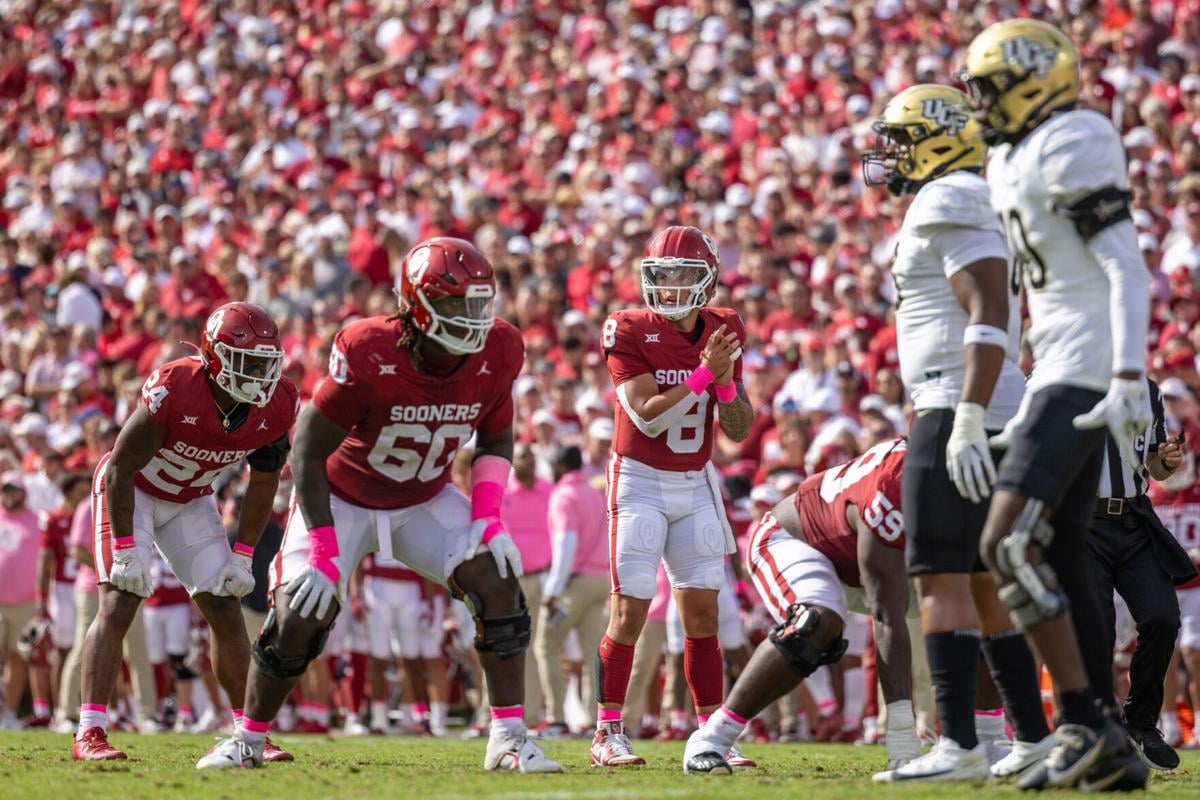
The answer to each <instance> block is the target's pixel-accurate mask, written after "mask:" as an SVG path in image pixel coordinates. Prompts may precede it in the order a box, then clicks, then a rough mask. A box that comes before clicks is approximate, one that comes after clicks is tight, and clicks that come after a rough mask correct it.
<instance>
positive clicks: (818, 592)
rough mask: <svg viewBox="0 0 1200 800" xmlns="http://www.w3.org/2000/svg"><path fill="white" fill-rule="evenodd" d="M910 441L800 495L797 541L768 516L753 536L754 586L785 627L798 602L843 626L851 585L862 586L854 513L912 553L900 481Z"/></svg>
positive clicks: (889, 446)
mask: <svg viewBox="0 0 1200 800" xmlns="http://www.w3.org/2000/svg"><path fill="white" fill-rule="evenodd" d="M905 450H906V442H905V440H904V439H895V440H892V441H888V442H881V443H880V444H877V445H875V446H874V447H872V448H871V449H870V450H868V451H867V452H865V453H863V454H862V455H861V456H859V457H858V458H856V459H854V460H853V461H850V462H847V463H846V464H842V465H841V466H837V467H834V468H833V469H830V470H826V471H825V472H820V473H817V474H816V475H813V476H811V477H810V478H807V479H806V480H805V481H804V483H802V484H800V488H799V489H798V490H797V491H796V493H795V494H794V495H792V498H791V499H792V502H794V503H795V504H796V512H797V513H798V514H799V517H800V530H801V533H802V535H801V536H800V537H797V536H793V535H792V534H791V533H789V532H788V531H787V530H785V529H784V528H783V526H781V525H780V524H779V522H778V521H777V520H776V519H775V515H774V514H772V513H770V512H768V513H766V514H764V515H763V517H762V519H761V520H759V522H758V524H757V525H755V526H754V527H753V528H752V529H751V531H750V543H749V546H748V548H747V556H746V560H747V565H746V566H747V567H748V569H749V571H750V575H751V578H752V579H753V580H754V587H755V588H756V589H757V590H758V593H759V595H761V596H762V598H763V599H764V601H765V602H766V605H767V608H768V609H769V610H770V611H771V614H772V616H774V617H775V620H776V621H777V622H783V621H784V620H786V619H787V618H788V613H787V609H788V607H789V606H791V605H792V604H794V603H805V604H808V605H818V606H822V607H824V608H828V609H829V610H830V611H833V612H834V613H836V614H837V615H838V616H840V617H841V618H842V620H843V621H845V620H846V613H847V607H846V606H847V603H846V591H845V589H844V588H843V587H844V586H849V587H855V588H856V587H861V586H862V576H861V575H860V573H859V568H858V532H857V531H856V530H855V529H854V528H853V527H851V525H850V523H849V522H848V521H847V520H846V506H848V505H853V506H854V507H855V508H857V509H858V513H859V515H860V516H861V517H862V520H863V522H864V524H866V526H867V527H868V528H869V529H870V530H871V532H872V533H873V534H874V535H875V536H878V537H879V538H880V539H882V540H883V541H884V542H885V543H886V544H887V545H888V546H889V547H894V548H896V549H897V550H903V549H904V516H903V514H902V512H901V509H900V476H901V473H902V472H903V468H904V453H905Z"/></svg>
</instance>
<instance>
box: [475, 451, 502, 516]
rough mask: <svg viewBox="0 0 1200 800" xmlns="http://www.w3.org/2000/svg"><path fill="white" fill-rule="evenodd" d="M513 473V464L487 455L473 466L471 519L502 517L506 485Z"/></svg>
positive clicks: (498, 457) (478, 459) (476, 460)
mask: <svg viewBox="0 0 1200 800" xmlns="http://www.w3.org/2000/svg"><path fill="white" fill-rule="evenodd" d="M511 473H512V462H511V461H508V460H507V459H504V458H501V457H500V456H493V455H486V456H480V457H479V458H477V459H475V463H473V464H472V465H471V519H473V520H475V519H485V518H486V517H498V516H500V503H501V502H502V501H503V500H504V485H505V484H506V483H508V476H509V475H510V474H511Z"/></svg>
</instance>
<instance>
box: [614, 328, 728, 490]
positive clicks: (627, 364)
mask: <svg viewBox="0 0 1200 800" xmlns="http://www.w3.org/2000/svg"><path fill="white" fill-rule="evenodd" d="M696 324H697V328H698V329H699V336H697V337H696V341H695V342H693V341H692V340H691V338H690V337H689V336H687V335H685V334H682V333H680V332H679V331H678V330H676V329H675V328H674V327H673V326H672V325H671V323H670V321H669V320H667V319H666V318H665V317H662V316H660V315H658V314H655V313H654V312H653V311H651V310H650V309H648V308H638V309H629V310H625V311H617V312H615V313H613V314H612V315H611V316H609V318H608V319H606V320H605V321H604V328H603V329H602V332H601V344H602V345H603V348H604V357H605V358H606V359H607V361H608V372H609V374H610V375H611V376H612V382H613V386H616V387H617V397H618V398H620V400H621V404H620V406H619V407H618V408H617V419H616V431H615V434H614V436H613V445H612V449H613V452H614V453H617V454H619V455H622V456H625V457H627V458H632V459H634V460H635V461H640V462H642V463H643V464H648V465H649V466H651V467H654V468H656V469H666V470H673V471H676V472H685V471H688V470H699V469H703V468H704V465H705V464H707V463H708V460H709V458H710V457H711V456H712V440H713V413H714V412H715V410H716V406H717V402H716V387H715V386H709V387H708V391H706V392H705V393H704V394H702V395H699V396H698V397H696V398H695V400H694V402H693V404H692V406H691V408H689V409H688V413H687V414H685V415H684V416H683V418H682V419H680V420H679V421H678V422H676V423H675V424H674V425H672V426H671V427H670V428H668V429H667V430H666V431H664V432H663V433H662V434H660V435H659V436H657V437H655V438H653V439H652V438H650V437H649V436H647V435H646V434H644V433H642V432H641V431H639V430H638V429H637V426H636V425H634V424H633V422H632V421H630V419H629V411H628V409H627V408H626V407H625V399H624V391H623V390H622V389H621V385H622V384H623V383H625V382H626V381H628V380H631V379H633V378H636V377H638V376H640V375H653V376H654V380H655V382H656V383H657V384H658V391H659V392H660V393H661V392H665V391H667V390H668V389H670V388H671V387H673V386H678V385H679V384H681V383H683V382H684V381H686V380H687V377H688V375H690V374H691V373H692V370H694V369H695V368H696V367H698V366H700V352H701V351H702V350H703V349H704V345H705V344H706V343H707V342H708V337H709V336H711V335H712V334H713V331H715V330H716V329H717V328H719V327H720V326H721V325H724V326H725V327H726V329H727V330H732V331H734V332H736V333H737V335H738V339H739V341H740V342H742V344H743V346H744V344H745V341H746V328H745V326H744V325H743V324H742V319H741V317H739V316H738V313H737V312H736V311H734V310H733V309H730V308H702V309H700V318H699V321H698V322H697V323H696ZM733 380H734V381H735V382H740V381H741V380H742V360H741V359H740V358H739V359H738V360H737V361H735V362H734V365H733Z"/></svg>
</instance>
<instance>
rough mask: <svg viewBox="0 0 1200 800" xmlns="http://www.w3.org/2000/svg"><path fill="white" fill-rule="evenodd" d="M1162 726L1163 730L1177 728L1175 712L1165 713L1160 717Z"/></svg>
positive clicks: (1177, 721)
mask: <svg viewBox="0 0 1200 800" xmlns="http://www.w3.org/2000/svg"><path fill="white" fill-rule="evenodd" d="M1162 726H1163V727H1164V728H1171V729H1173V730H1174V729H1176V728H1178V727H1179V714H1178V713H1177V712H1175V711H1167V712H1164V713H1163V715H1162Z"/></svg>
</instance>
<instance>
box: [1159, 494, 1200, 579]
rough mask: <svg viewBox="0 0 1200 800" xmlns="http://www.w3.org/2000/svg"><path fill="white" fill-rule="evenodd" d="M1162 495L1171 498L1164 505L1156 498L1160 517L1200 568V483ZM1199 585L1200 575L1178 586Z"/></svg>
mask: <svg viewBox="0 0 1200 800" xmlns="http://www.w3.org/2000/svg"><path fill="white" fill-rule="evenodd" d="M1162 496H1165V497H1166V498H1169V499H1168V500H1167V502H1165V503H1163V504H1162V505H1159V503H1158V501H1157V499H1156V501H1155V507H1154V510H1155V511H1156V512H1158V518H1159V519H1161V520H1162V522H1163V525H1166V526H1167V530H1169V531H1170V532H1171V533H1173V534H1175V540H1176V541H1178V542H1179V544H1181V545H1182V546H1183V549H1184V550H1187V551H1188V555H1189V556H1192V561H1193V562H1194V563H1196V565H1197V567H1198V568H1200V560H1198V559H1197V558H1196V556H1197V555H1200V484H1192V485H1191V486H1189V487H1188V488H1187V489H1184V490H1183V491H1182V492H1172V493H1170V494H1166V493H1165V492H1164V493H1163V495H1160V497H1162ZM1197 587H1200V577H1196V578H1193V579H1192V580H1190V581H1188V582H1187V583H1186V584H1184V585H1183V586H1178V587H1176V588H1178V589H1195V588H1197Z"/></svg>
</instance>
